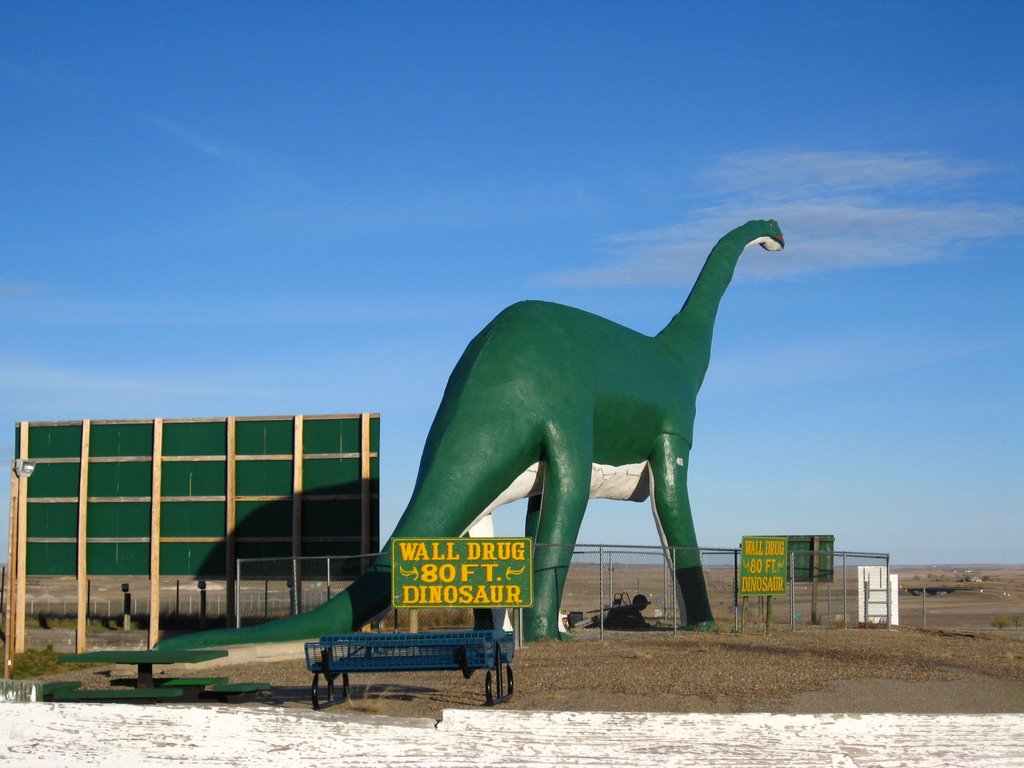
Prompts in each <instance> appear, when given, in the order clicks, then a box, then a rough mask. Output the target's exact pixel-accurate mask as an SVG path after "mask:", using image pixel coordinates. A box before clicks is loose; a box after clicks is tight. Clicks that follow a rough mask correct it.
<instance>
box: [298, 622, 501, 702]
mask: <svg viewBox="0 0 1024 768" xmlns="http://www.w3.org/2000/svg"><path fill="white" fill-rule="evenodd" d="M515 652H516V651H515V642H514V641H513V638H512V633H511V632H504V631H502V630H463V631H455V632H402V633H393V634H385V633H380V634H375V633H366V632H361V633H355V634H347V635H324V636H323V637H321V638H320V640H319V641H318V642H311V643H306V669H308V670H309V671H310V672H312V673H313V684H312V686H311V689H310V693H311V697H312V699H313V709H320V700H319V690H318V689H319V681H320V675H323V676H324V679H325V680H326V681H327V703H328V704H330V703H331V702H332V701H333V699H334V680H335V679H336V678H337V677H338V676H339V675H341V679H342V690H343V695H342V698H341V699H339V701H344V700H345V699H347V698H348V676H349V673H352V672H419V671H425V670H460V671H461V672H462V674H463V676H464V677H466V678H467V679H468V678H469V677H470V676H471V675H472V674H473V671H474V670H477V669H486V670H487V679H486V680H485V682H484V695H485V696H486V700H487V704H488V705H494V704H498V703H500V702H502V701H505V700H507V699H508V698H509V697H510V696H511V695H512V687H513V683H512V659H513V658H514V657H515ZM492 672H493V675H494V677H495V680H496V682H497V696H495V695H494V690H493V689H492V685H491V683H492V679H491V676H492ZM506 680H507V688H506V682H505V681H506Z"/></svg>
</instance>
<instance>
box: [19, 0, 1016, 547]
mask: <svg viewBox="0 0 1024 768" xmlns="http://www.w3.org/2000/svg"><path fill="white" fill-rule="evenodd" d="M1022 27H1024V6H1022V5H1020V4H1019V3H1015V2H986V3H981V4H979V3H971V2H929V3H924V2H885V3H874V2H864V3H857V4H853V5H842V4H832V3H814V2H780V3H773V4H771V8H770V10H769V9H768V8H767V6H765V5H764V4H762V3H730V4H723V3H704V4H700V5H696V4H691V3H675V2H647V3H609V2H565V3H515V4H499V3H495V2H432V3H420V2H409V3H354V2H349V3H301V4H292V3H279V4H274V3H260V2H256V3H251V2H250V3H230V2H224V3H216V4H208V3H202V4H201V3H173V4H172V3H163V4H158V3H147V4H141V5H140V4H126V3H105V2H96V3H89V4H82V3H72V2H39V3H4V4H3V5H2V6H0V307H2V311H3V317H4V325H5V329H4V330H5V334H4V335H5V338H6V343H5V344H3V346H2V347H0V371H2V375H0V425H6V426H5V427H3V428H2V429H0V459H2V460H3V461H9V460H10V459H11V458H12V456H13V425H14V422H16V421H20V420H29V421H43V420H55V419H81V418H92V419H103V418H153V417H158V416H159V417H165V418H173V417H185V416H191V417H197V416H226V415H240V416H241V415H281V414H292V413H307V414H315V413H350V412H358V411H363V410H373V411H380V413H381V423H382V427H381V431H382V458H381V466H382V499H381V509H382V512H381V514H382V529H383V531H384V532H385V533H387V532H390V530H391V529H392V528H393V526H394V524H395V522H396V521H397V519H398V516H399V515H400V514H401V511H402V509H403V508H404V505H405V503H406V502H407V500H408V497H409V493H410V490H411V487H412V483H413V480H414V478H415V473H416V468H417V464H418V461H419V454H420V450H421V448H422V444H423V439H424V438H425V436H426V432H427V428H428V427H429V424H430V421H431V419H432V417H433V414H434V411H435V409H436V407H437V404H438V402H439V400H440V396H441V393H442V391H443V389H444V385H445V382H446V380H447V377H448V374H449V372H450V371H451V368H452V367H453V365H454V364H455V362H456V360H457V359H458V357H459V355H460V354H461V352H462V350H463V349H464V348H465V345H466V343H467V342H468V341H469V339H470V338H471V337H472V336H473V335H475V333H476V332H477V331H478V330H479V329H480V328H481V327H482V326H483V325H484V324H486V322H487V321H488V320H489V319H490V318H491V317H492V316H493V315H494V314H496V313H497V312H498V311H499V310H500V309H502V308H503V307H505V306H507V305H508V304H510V303H512V302H515V301H517V300H520V299H524V298H539V299H547V300H552V301H558V302H563V303H566V304H571V305H574V306H578V307H581V308H584V309H587V310H589V311H592V312H596V313H598V314H601V315H604V316H607V317H609V318H611V319H613V320H615V321H617V322H620V323H622V324H624V325H627V326H630V327H632V328H635V329H637V330H639V331H642V332H644V333H651V334H653V333H655V332H657V331H658V330H660V329H661V327H662V326H663V325H664V324H665V323H666V322H667V321H668V320H669V318H670V317H671V316H672V315H673V314H674V313H675V312H676V311H677V310H678V308H679V307H680V306H681V304H682V302H683V300H684V299H685V297H686V294H687V292H688V291H689V288H690V285H691V284H692V282H693V279H694V278H695V276H696V273H697V271H698V269H699V267H700V265H701V263H702V261H703V259H704V257H705V256H706V255H707V253H708V251H709V250H710V248H711V247H712V246H713V245H714V243H715V241H716V240H717V239H718V238H719V237H720V236H721V235H723V234H724V233H725V232H727V231H729V230H730V229H732V228H733V227H735V226H737V225H739V224H741V223H743V222H744V221H746V220H748V219H751V218H769V217H771V218H778V219H779V220H780V221H781V222H782V226H783V229H784V232H785V234H786V238H787V249H786V250H785V251H784V252H783V253H781V254H774V253H768V252H765V251H761V250H760V249H757V251H756V252H755V251H748V252H747V253H746V254H745V256H744V258H743V259H742V260H741V264H740V269H739V271H738V274H737V278H736V280H735V281H734V283H733V285H732V286H731V287H730V289H729V292H728V293H727V294H726V297H725V300H724V301H723V304H722V308H721V311H720V313H719V319H718V324H717V326H716V335H715V346H714V349H713V353H712V363H711V369H710V371H709V373H708V376H707V379H706V380H705V384H704V388H703V390H702V392H701V395H700V398H699V400H698V417H697V424H696V432H695V444H694V450H693V454H692V456H691V466H690V494H691V499H692V503H693V507H694V516H695V520H696V526H697V532H698V537H699V540H700V541H701V543H702V544H703V545H705V546H735V545H736V544H737V543H738V541H739V538H740V537H741V536H742V535H745V534H763V533H793V534H809V533H831V534H835V536H836V547H837V548H838V549H843V550H859V551H873V552H891V553H892V556H893V558H894V560H895V561H896V562H897V563H941V562H960V563H963V562H1021V561H1022V560H1024V558H1022V555H1021V544H1022V542H1024V471H1022V469H1021V467H1022V464H1024V302H1022V301H1021V285H1022V284H1024V259H1022V256H1024V246H1022V244H1021V243H1022V242H1024V188H1022V183H1021V178H1022V168H1024V151H1022V150H1024V140H1022V138H1021V137H1022V136H1024V51H1022V48H1021V46H1020V43H1019V31H1020V29H1021V28H1022ZM3 517H4V518H6V516H5V515H4V516H3ZM497 521H498V525H499V531H500V532H503V533H510V534H519V533H520V532H521V530H522V529H521V526H522V508H521V507H519V506H513V507H512V508H510V509H507V510H502V511H501V512H500V513H499V515H498V518H497ZM5 529H6V520H4V522H3V523H2V524H0V531H3V534H2V535H3V536H6V532H5ZM580 540H581V541H582V542H590V543H637V544H653V543H656V540H657V535H656V531H655V527H654V523H653V520H652V518H651V513H650V509H649V506H648V505H647V504H630V503H609V502H606V503H600V504H598V503H594V504H592V505H591V509H590V511H589V512H588V515H587V519H586V521H585V522H584V528H583V531H582V533H581V536H580Z"/></svg>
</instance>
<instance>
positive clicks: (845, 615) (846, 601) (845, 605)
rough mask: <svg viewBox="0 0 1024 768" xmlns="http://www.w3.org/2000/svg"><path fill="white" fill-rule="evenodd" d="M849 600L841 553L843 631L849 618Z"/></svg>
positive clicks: (844, 562)
mask: <svg viewBox="0 0 1024 768" xmlns="http://www.w3.org/2000/svg"><path fill="white" fill-rule="evenodd" d="M849 599H850V590H849V588H848V586H847V583H846V553H845V552H844V553H843V629H846V628H847V627H848V626H849V624H848V623H847V622H848V621H849V616H850V607H849Z"/></svg>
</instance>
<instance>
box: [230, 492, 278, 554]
mask: <svg viewBox="0 0 1024 768" xmlns="http://www.w3.org/2000/svg"><path fill="white" fill-rule="evenodd" d="M235 535H236V536H239V537H242V538H246V537H249V538H261V537H281V536H284V537H287V538H291V535H292V500H291V499H278V500H273V501H249V500H245V499H239V500H237V501H236V502H235ZM289 554H291V550H290V549H289Z"/></svg>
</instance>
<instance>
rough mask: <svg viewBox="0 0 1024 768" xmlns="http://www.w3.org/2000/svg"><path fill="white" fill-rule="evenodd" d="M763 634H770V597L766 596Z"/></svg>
mask: <svg viewBox="0 0 1024 768" xmlns="http://www.w3.org/2000/svg"><path fill="white" fill-rule="evenodd" d="M764 633H765V634H766V635H770V634H771V633H772V596H771V595H768V602H767V604H766V607H765V611H764Z"/></svg>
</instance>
